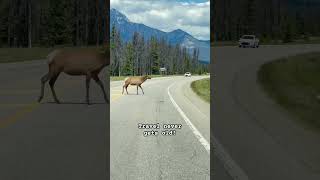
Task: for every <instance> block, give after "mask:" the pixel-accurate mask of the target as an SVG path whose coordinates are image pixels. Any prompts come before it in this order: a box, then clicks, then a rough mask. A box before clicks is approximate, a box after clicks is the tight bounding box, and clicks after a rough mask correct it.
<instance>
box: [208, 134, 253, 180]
mask: <svg viewBox="0 0 320 180" xmlns="http://www.w3.org/2000/svg"><path fill="white" fill-rule="evenodd" d="M211 138H212V141H213V143H212V144H213V147H214V154H215V155H216V156H217V157H218V158H219V159H220V161H221V162H222V163H223V166H224V168H225V169H226V171H227V172H228V174H229V175H230V176H231V177H232V179H234V180H249V177H248V176H247V174H246V173H245V172H244V171H243V170H242V169H241V167H240V166H239V165H238V164H237V163H236V162H235V161H234V160H233V159H232V158H231V156H230V155H229V154H228V153H227V152H226V151H225V149H224V147H223V146H222V145H221V144H220V143H219V141H218V140H217V138H215V137H213V136H212V137H211Z"/></svg>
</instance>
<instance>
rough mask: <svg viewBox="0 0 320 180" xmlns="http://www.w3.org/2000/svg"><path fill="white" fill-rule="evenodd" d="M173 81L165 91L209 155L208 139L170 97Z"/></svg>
mask: <svg viewBox="0 0 320 180" xmlns="http://www.w3.org/2000/svg"><path fill="white" fill-rule="evenodd" d="M174 84H175V83H173V84H171V85H170V86H169V87H168V88H167V92H168V95H169V98H170V101H171V103H172V104H173V106H174V107H175V108H176V110H177V111H178V112H179V113H180V115H181V116H182V118H183V119H184V121H185V122H186V123H187V125H188V126H189V128H190V129H191V131H192V132H193V134H194V135H195V136H196V138H197V139H198V140H199V142H200V143H201V144H202V146H203V147H204V148H205V149H206V150H207V152H208V154H209V155H210V144H209V143H208V141H207V140H206V139H205V138H204V137H203V136H202V134H201V133H200V132H199V131H198V129H197V128H196V127H195V126H194V125H193V124H192V122H191V121H190V119H189V118H188V117H187V115H186V114H185V113H184V112H183V111H182V109H181V108H180V107H179V105H178V104H177V103H176V102H175V100H174V99H173V98H172V95H171V93H170V88H171V87H172V86H173V85H174Z"/></svg>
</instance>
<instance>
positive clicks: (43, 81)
mask: <svg viewBox="0 0 320 180" xmlns="http://www.w3.org/2000/svg"><path fill="white" fill-rule="evenodd" d="M48 80H49V73H47V74H46V75H44V76H43V77H42V78H41V92H40V96H39V99H38V102H41V100H42V98H43V96H44V86H45V83H46V82H47V81H48Z"/></svg>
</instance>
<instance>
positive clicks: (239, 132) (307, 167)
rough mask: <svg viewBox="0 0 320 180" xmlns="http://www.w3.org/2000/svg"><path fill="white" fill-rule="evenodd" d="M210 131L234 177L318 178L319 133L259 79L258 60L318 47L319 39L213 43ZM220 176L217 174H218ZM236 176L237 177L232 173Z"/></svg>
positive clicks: (319, 173) (281, 179)
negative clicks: (248, 45)
mask: <svg viewBox="0 0 320 180" xmlns="http://www.w3.org/2000/svg"><path fill="white" fill-rule="evenodd" d="M212 51H213V55H212V56H213V57H214V62H215V64H214V67H213V68H214V70H215V74H216V77H215V78H214V79H213V82H214V93H213V95H214V98H213V103H212V107H211V108H212V110H213V115H212V116H213V121H212V122H213V126H214V129H213V131H212V132H213V133H212V134H213V135H214V137H215V138H216V140H217V141H218V142H219V143H220V145H221V147H223V149H222V150H221V148H217V147H215V150H216V152H224V153H225V154H227V155H228V157H227V158H225V157H224V156H219V159H221V160H222V162H223V164H224V165H225V166H226V167H229V168H227V169H226V170H227V171H228V173H230V174H231V175H233V176H234V177H235V176H237V175H238V179H252V180H257V179H259V180H264V179H265V180H270V179H274V180H278V179H279V180H284V179H290V180H301V179H308V180H313V179H314V180H315V179H320V153H319V152H320V143H319V139H320V135H319V134H318V133H314V132H311V131H307V130H305V129H303V128H301V126H300V125H299V124H297V123H296V121H294V118H295V117H292V116H290V114H288V113H287V112H286V111H285V110H283V109H282V108H281V107H279V106H278V105H277V104H275V103H274V102H273V101H272V100H271V99H269V98H268V97H267V96H266V95H265V93H264V92H263V90H262V89H261V87H260V86H259V85H258V84H257V81H256V73H257V70H258V69H259V67H260V65H262V64H263V63H265V62H269V61H271V60H273V59H277V58H279V57H285V56H288V55H294V54H298V53H303V52H312V51H320V45H292V46H262V47H261V48H259V49H239V48H236V47H217V48H213V49H212ZM217 179H218V178H217ZM235 179H237V178H235Z"/></svg>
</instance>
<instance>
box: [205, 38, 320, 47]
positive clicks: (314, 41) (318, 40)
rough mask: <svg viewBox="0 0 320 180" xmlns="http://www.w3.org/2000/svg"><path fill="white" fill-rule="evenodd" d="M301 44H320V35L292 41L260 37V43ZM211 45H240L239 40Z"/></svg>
mask: <svg viewBox="0 0 320 180" xmlns="http://www.w3.org/2000/svg"><path fill="white" fill-rule="evenodd" d="M299 44H320V37H310V39H309V40H305V39H296V40H293V41H292V42H288V43H283V42H281V40H278V41H277V40H268V41H263V39H261V38H260V45H299ZM211 46H213V47H216V46H218V47H219V46H238V41H214V42H212V43H211Z"/></svg>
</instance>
